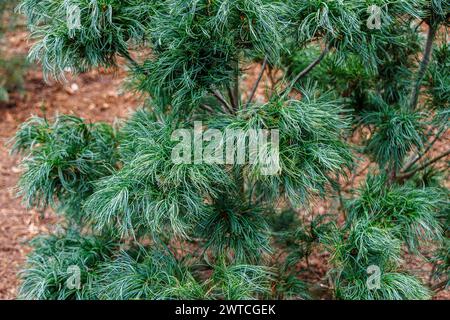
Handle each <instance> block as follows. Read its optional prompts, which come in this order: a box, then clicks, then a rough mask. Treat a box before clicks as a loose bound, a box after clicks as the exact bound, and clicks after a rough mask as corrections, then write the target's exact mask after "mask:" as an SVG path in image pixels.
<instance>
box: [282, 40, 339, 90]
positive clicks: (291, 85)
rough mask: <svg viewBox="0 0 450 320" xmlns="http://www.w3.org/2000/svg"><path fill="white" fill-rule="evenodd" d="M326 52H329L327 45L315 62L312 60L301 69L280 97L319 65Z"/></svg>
mask: <svg viewBox="0 0 450 320" xmlns="http://www.w3.org/2000/svg"><path fill="white" fill-rule="evenodd" d="M328 51H330V48H329V46H328V45H325V48H324V49H323V50H322V53H321V54H320V56H318V57H317V58H316V60H314V61H313V62H311V63H310V64H309V65H308V66H307V67H306V68H305V69H303V70H302V71H301V72H300V73H299V74H298V75H297V76H296V77H295V78H294V79H293V80H292V82H291V84H290V85H289V86H288V87H287V88H286V89H284V90H283V91H282V92H281V94H280V95H284V94H285V93H289V92H290V91H291V90H292V88H293V87H294V85H295V84H296V83H297V82H298V81H299V80H300V79H301V78H303V77H304V76H306V75H307V74H308V73H309V72H311V70H312V69H314V68H315V67H316V66H317V65H318V64H319V63H320V61H322V59H323V58H324V57H325V55H326V54H327V53H328Z"/></svg>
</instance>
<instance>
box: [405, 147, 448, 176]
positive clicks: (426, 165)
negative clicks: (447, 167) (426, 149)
mask: <svg viewBox="0 0 450 320" xmlns="http://www.w3.org/2000/svg"><path fill="white" fill-rule="evenodd" d="M448 155H450V150H447V151H446V152H444V153H443V154H441V155H439V156H437V157H435V158H433V159H431V160H430V161H427V162H426V163H425V164H423V165H422V166H420V167H418V168H416V169H414V170H413V171H410V172H406V173H404V174H402V175H399V176H397V179H398V180H401V181H403V180H405V179H408V178H410V177H412V176H413V175H414V174H416V173H417V172H419V171H421V170H423V169H426V168H427V167H428V166H430V165H432V164H433V163H435V162H437V161H439V160H441V159H442V158H445V157H446V156H448Z"/></svg>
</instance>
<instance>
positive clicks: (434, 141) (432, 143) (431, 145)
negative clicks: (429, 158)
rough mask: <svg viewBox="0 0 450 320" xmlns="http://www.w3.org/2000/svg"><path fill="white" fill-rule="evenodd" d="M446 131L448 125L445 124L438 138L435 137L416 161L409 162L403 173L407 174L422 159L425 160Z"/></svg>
mask: <svg viewBox="0 0 450 320" xmlns="http://www.w3.org/2000/svg"><path fill="white" fill-rule="evenodd" d="M445 129H446V125H445V124H444V125H443V126H442V127H441V129H440V130H439V132H438V133H437V134H436V136H435V137H434V139H433V140H432V141H431V142H430V144H429V145H428V146H427V147H426V148H425V150H424V151H423V152H421V153H420V154H419V155H417V156H416V157H415V158H414V160H412V161H411V162H409V163H408V164H407V165H406V167H405V169H403V170H402V172H407V171H408V170H409V169H411V168H412V166H413V165H415V164H416V163H417V161H419V160H420V159H422V158H423V156H425V155H426V154H427V152H428V151H430V150H431V148H432V147H433V145H434V144H435V143H436V141H438V140H439V138H440V137H441V135H442V134H443V133H444V131H445Z"/></svg>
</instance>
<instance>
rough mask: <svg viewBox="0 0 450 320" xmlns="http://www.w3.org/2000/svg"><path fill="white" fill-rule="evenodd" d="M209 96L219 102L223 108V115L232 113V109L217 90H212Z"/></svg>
mask: <svg viewBox="0 0 450 320" xmlns="http://www.w3.org/2000/svg"><path fill="white" fill-rule="evenodd" d="M211 94H212V95H213V96H214V97H215V98H216V99H217V101H219V102H220V104H221V105H222V106H223V107H224V108H222V110H223V112H224V113H231V114H232V113H234V112H233V108H232V107H231V106H230V105H229V104H228V102H227V101H226V100H225V98H224V97H223V96H222V94H221V93H220V92H219V91H217V90H212V91H211Z"/></svg>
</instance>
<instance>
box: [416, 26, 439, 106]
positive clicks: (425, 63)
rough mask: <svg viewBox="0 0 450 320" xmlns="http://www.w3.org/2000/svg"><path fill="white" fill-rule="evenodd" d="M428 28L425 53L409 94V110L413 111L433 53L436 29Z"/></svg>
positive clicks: (433, 27)
mask: <svg viewBox="0 0 450 320" xmlns="http://www.w3.org/2000/svg"><path fill="white" fill-rule="evenodd" d="M428 27H429V28H428V34H427V41H426V44H425V51H424V53H423V58H422V61H421V62H420V66H419V71H418V72H417V80H416V83H415V85H414V87H413V89H412V93H411V104H410V107H411V110H414V109H416V107H417V103H418V101H419V94H420V87H421V85H422V81H423V79H424V77H425V73H426V71H427V69H428V65H429V64H430V57H431V52H432V51H433V40H434V38H435V36H436V32H437V29H436V27H435V26H434V25H433V24H430V25H429V26H428Z"/></svg>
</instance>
